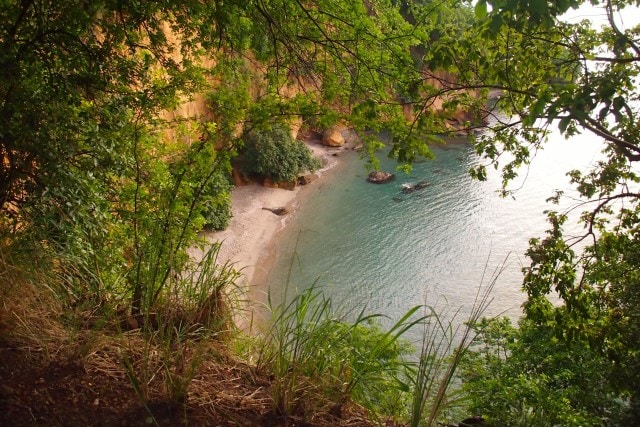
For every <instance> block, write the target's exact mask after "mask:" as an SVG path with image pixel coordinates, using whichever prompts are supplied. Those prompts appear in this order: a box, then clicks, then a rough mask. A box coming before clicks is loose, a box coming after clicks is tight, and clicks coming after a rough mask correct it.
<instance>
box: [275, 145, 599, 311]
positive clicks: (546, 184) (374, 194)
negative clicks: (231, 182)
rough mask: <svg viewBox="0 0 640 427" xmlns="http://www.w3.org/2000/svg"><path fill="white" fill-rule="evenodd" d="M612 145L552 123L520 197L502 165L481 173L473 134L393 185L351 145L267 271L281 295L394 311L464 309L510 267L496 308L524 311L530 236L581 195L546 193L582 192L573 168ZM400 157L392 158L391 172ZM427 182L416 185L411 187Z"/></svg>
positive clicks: (440, 149)
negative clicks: (380, 180) (309, 293)
mask: <svg viewBox="0 0 640 427" xmlns="http://www.w3.org/2000/svg"><path fill="white" fill-rule="evenodd" d="M600 148H601V145H600V144H599V143H598V141H597V140H595V141H594V140H589V139H586V138H584V137H581V136H577V137H574V138H572V139H570V140H565V139H564V138H563V137H562V136H560V135H559V134H558V133H557V132H555V133H552V134H551V135H550V138H549V142H548V143H547V144H545V145H544V150H541V151H539V152H537V153H536V155H535V158H534V160H533V162H532V165H531V166H529V167H527V168H523V169H521V170H520V177H519V178H518V179H517V180H516V181H515V182H514V183H512V184H511V185H510V188H517V192H516V193H515V199H514V198H502V197H500V196H499V195H498V194H497V190H499V189H500V185H501V184H500V182H501V181H500V176H499V172H498V171H495V170H492V169H491V170H489V171H488V172H489V176H488V179H487V180H486V181H484V182H481V181H477V180H474V179H472V178H471V177H470V176H469V173H468V171H469V168H471V167H472V166H474V165H477V164H479V163H481V162H483V159H481V158H479V157H478V156H477V155H476V153H475V151H474V149H473V147H472V146H471V144H469V143H468V142H465V141H461V142H455V143H451V144H447V145H442V146H434V147H432V151H433V152H434V154H435V156H436V157H435V159H433V160H425V161H423V162H420V163H416V164H415V165H414V167H413V170H412V172H411V173H410V174H408V175H407V174H404V173H403V172H397V173H396V179H395V180H394V181H392V182H390V183H387V184H382V185H375V184H371V183H368V182H366V176H367V171H366V170H365V168H364V161H363V160H362V159H361V158H359V156H358V155H357V154H356V153H354V152H347V151H345V152H343V153H341V162H340V163H341V164H340V165H339V166H338V167H337V168H336V170H335V171H332V172H331V174H330V177H328V180H326V181H325V182H323V183H322V184H321V185H320V186H319V187H318V188H316V189H315V190H314V191H313V195H310V196H309V197H307V198H306V200H305V201H304V203H303V204H302V206H300V207H299V208H298V209H297V210H296V211H295V213H294V214H293V215H292V217H291V218H290V219H289V220H288V224H287V226H286V227H285V229H284V230H283V231H282V232H281V233H280V235H279V237H278V238H277V242H276V247H277V255H276V258H275V261H274V263H273V266H272V268H271V269H270V272H269V274H268V276H267V279H266V280H267V284H268V286H269V288H270V290H271V293H272V296H273V299H274V300H276V301H277V300H278V298H282V297H283V295H285V293H286V294H288V295H291V293H292V292H296V291H300V290H302V289H305V288H308V287H310V286H314V285H316V286H320V287H321V288H322V289H323V291H324V293H325V295H326V296H328V297H330V298H332V299H333V300H334V302H335V303H337V304H339V305H340V306H341V307H343V308H345V309H353V310H356V311H359V310H360V309H363V308H364V309H366V311H367V312H370V313H380V314H384V315H387V316H389V318H391V319H398V318H400V316H402V314H404V313H405V312H406V311H407V310H408V309H409V308H411V307H413V306H415V305H418V304H425V303H426V304H430V305H444V306H447V307H450V308H451V309H452V310H453V311H456V310H458V309H460V310H461V315H464V314H465V313H466V312H468V310H470V308H471V306H472V305H473V301H474V299H475V297H476V293H477V290H478V286H480V285H481V284H485V285H486V284H487V283H488V282H489V280H490V278H491V276H492V275H493V274H494V272H495V271H496V270H497V269H500V268H502V271H501V273H500V274H499V276H498V278H497V281H496V285H495V288H494V289H493V292H492V298H493V302H492V304H491V306H490V308H489V311H488V312H487V313H486V314H487V315H489V316H493V315H498V314H505V315H508V316H511V317H513V318H517V317H518V316H519V314H520V305H521V303H522V302H523V301H524V294H522V292H521V291H520V286H521V282H522V273H521V270H522V268H523V266H526V265H528V260H527V259H526V257H525V256H524V254H525V251H526V249H527V248H528V241H529V239H530V238H532V237H540V236H543V234H544V231H545V230H546V229H547V228H548V224H547V223H546V220H545V215H544V213H543V212H544V211H545V210H548V209H553V210H557V211H560V212H562V211H563V210H565V209H568V208H570V207H571V206H574V205H575V203H576V202H575V200H568V199H565V200H564V202H563V203H561V204H560V205H559V206H556V205H551V204H549V203H547V202H546V199H547V198H548V197H550V196H552V194H553V191H554V190H562V191H564V192H565V194H566V195H567V196H568V197H572V196H574V195H575V192H573V191H572V189H571V187H570V183H569V179H568V178H567V176H566V172H568V171H569V170H571V169H582V170H584V169H585V168H587V167H588V166H589V165H590V164H592V163H593V162H594V161H596V159H597V158H599V150H600ZM396 166H397V164H396V163H395V161H393V160H390V159H383V160H382V169H383V170H394V169H395V167H396ZM417 183H420V185H419V186H418V188H416V189H415V191H411V192H407V191H404V192H403V188H406V187H407V186H411V185H415V184H417ZM570 230H571V228H570ZM573 231H574V232H575V233H576V234H578V233H580V231H581V229H580V227H579V226H575V227H574V229H573Z"/></svg>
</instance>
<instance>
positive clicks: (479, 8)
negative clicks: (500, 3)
mask: <svg viewBox="0 0 640 427" xmlns="http://www.w3.org/2000/svg"><path fill="white" fill-rule="evenodd" d="M473 11H474V13H475V14H476V17H477V18H478V19H484V18H485V17H486V16H487V1H486V0H480V1H478V3H476V5H475V7H474V8H473Z"/></svg>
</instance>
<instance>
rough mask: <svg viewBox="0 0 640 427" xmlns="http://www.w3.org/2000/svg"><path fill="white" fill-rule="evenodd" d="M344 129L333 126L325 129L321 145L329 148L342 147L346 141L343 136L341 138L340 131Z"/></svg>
mask: <svg viewBox="0 0 640 427" xmlns="http://www.w3.org/2000/svg"><path fill="white" fill-rule="evenodd" d="M343 129H344V128H343V127H341V126H334V127H331V128H329V129H327V130H326V131H325V132H324V135H322V145H326V146H329V147H342V146H343V145H344V143H345V142H346V140H345V139H344V136H342V130H343Z"/></svg>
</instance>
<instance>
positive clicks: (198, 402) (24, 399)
mask: <svg viewBox="0 0 640 427" xmlns="http://www.w3.org/2000/svg"><path fill="white" fill-rule="evenodd" d="M101 357H102V358H103V359H104V358H105V357H106V356H105V355H104V354H103V355H102V356H101ZM161 388H162V385H161V384H159V385H158V384H155V385H153V386H152V389H151V390H150V392H149V394H150V396H151V398H150V399H149V400H148V403H147V405H146V406H145V405H143V404H142V403H141V402H142V401H141V399H140V398H139V397H138V396H137V394H136V392H135V390H134V388H133V387H132V384H131V381H129V379H128V378H127V377H126V375H123V373H122V372H117V370H114V369H112V368H109V369H101V368H100V364H99V363H96V362H95V360H91V359H89V360H78V359H75V360H74V359H73V358H68V357H66V360H64V359H63V358H60V357H55V356H54V357H53V359H52V358H51V355H48V356H47V357H43V356H42V355H39V354H33V353H31V352H30V351H29V350H28V349H21V348H16V347H15V346H12V345H10V344H9V343H6V342H0V425H2V426H21V427H22V426H37V425H46V426H154V425H155V426H182V425H191V426H329V425H333V426H353V427H359V426H368V425H371V423H370V422H369V421H368V420H367V417H366V414H365V412H364V411H363V410H361V409H360V408H357V407H348V408H345V409H344V410H343V411H342V414H340V417H336V416H334V415H331V414H329V413H325V414H322V415H321V416H317V417H316V418H313V419H304V417H295V416H294V417H288V418H282V417H277V416H275V415H274V414H273V412H272V411H271V409H270V408H271V405H270V400H269V399H270V398H269V395H268V389H269V383H268V379H265V378H260V377H257V376H256V375H255V373H253V372H252V370H251V369H250V368H249V367H248V366H244V365H238V364H231V363H220V362H211V361H209V362H205V363H203V364H202V366H201V368H200V369H199V372H198V374H197V375H196V377H195V378H194V379H193V381H192V383H191V386H190V391H189V397H188V400H187V402H186V403H185V404H172V403H170V402H168V401H166V400H165V401H163V400H160V399H154V398H153V396H154V395H159V396H161V395H162V392H161Z"/></svg>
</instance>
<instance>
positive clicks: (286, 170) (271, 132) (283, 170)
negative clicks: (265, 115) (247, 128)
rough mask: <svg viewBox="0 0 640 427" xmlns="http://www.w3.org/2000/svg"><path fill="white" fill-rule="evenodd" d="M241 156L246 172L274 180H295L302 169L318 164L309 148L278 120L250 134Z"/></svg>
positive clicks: (310, 169)
mask: <svg viewBox="0 0 640 427" xmlns="http://www.w3.org/2000/svg"><path fill="white" fill-rule="evenodd" d="M242 158H243V160H244V162H245V166H244V167H245V169H246V171H247V172H248V173H250V174H256V175H258V176H261V177H267V178H270V179H272V180H273V181H275V182H282V181H295V180H296V179H297V178H298V177H299V176H300V175H301V174H302V173H304V172H307V171H314V170H316V169H318V168H319V167H320V166H321V165H320V162H319V161H318V160H317V159H315V158H314V157H313V154H312V153H311V151H310V150H309V148H307V146H306V145H304V143H302V142H301V141H297V140H294V139H293V138H292V136H291V131H290V130H289V128H288V127H286V126H285V125H281V124H280V125H275V126H274V127H272V128H271V129H267V130H255V131H253V132H252V133H251V134H249V135H248V136H247V138H246V142H245V146H244V150H243V154H242Z"/></svg>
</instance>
